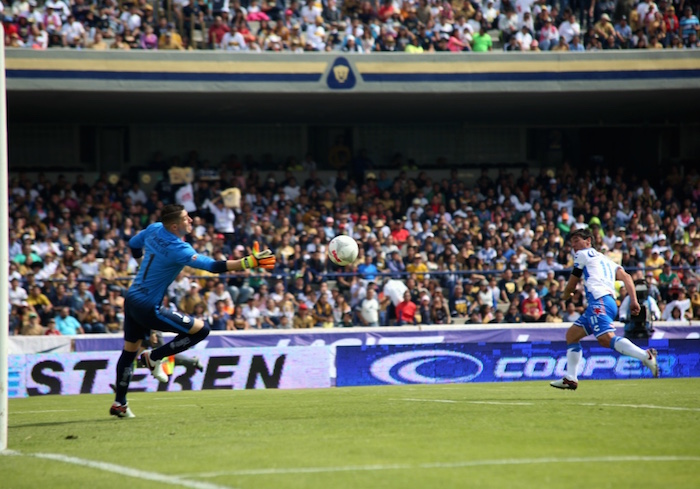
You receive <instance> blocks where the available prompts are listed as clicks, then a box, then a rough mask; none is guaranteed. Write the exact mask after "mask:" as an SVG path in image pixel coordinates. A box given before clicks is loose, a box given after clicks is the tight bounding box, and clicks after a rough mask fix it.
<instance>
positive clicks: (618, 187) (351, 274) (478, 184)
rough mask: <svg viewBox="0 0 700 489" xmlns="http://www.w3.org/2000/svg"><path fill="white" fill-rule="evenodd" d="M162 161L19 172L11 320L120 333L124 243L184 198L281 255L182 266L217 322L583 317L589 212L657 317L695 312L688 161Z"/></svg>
mask: <svg viewBox="0 0 700 489" xmlns="http://www.w3.org/2000/svg"><path fill="white" fill-rule="evenodd" d="M159 161H160V162H161V163H160V164H161V165H162V168H163V178H162V179H161V180H160V181H159V182H158V183H157V184H156V185H155V186H154V187H153V188H152V189H149V191H148V192H146V191H144V190H143V189H142V188H140V186H139V184H138V183H137V181H138V180H137V179H136V178H135V177H134V175H131V174H130V175H123V176H122V177H121V179H119V178H114V179H109V178H108V176H107V175H101V176H100V177H99V178H97V179H96V180H95V181H88V180H87V179H86V178H83V177H82V176H81V175H78V176H75V175H73V176H71V178H70V179H69V178H67V177H66V176H64V175H60V176H57V177H55V178H53V177H52V178H49V177H47V176H45V175H38V176H37V177H32V178H30V177H29V176H28V175H25V174H21V173H13V174H12V175H11V176H12V178H11V181H10V244H11V248H10V260H11V264H10V279H11V284H10V301H11V304H12V312H11V318H10V328H11V332H12V333H13V334H56V333H57V332H60V333H62V334H73V333H76V332H86V333H89V332H92V333H99V332H103V331H111V332H114V331H119V330H120V328H121V323H122V318H123V304H124V293H125V290H126V288H127V287H128V284H129V281H130V276H131V275H132V274H133V273H134V271H135V270H136V267H137V261H136V260H135V259H134V258H133V257H132V256H131V254H130V251H129V248H128V246H127V243H128V240H129V238H130V237H132V236H134V235H135V234H136V233H137V232H138V231H139V230H140V229H142V228H144V227H145V226H147V225H148V224H149V223H151V222H154V221H156V220H158V216H159V210H160V209H161V208H162V207H163V206H164V205H166V204H167V203H172V202H177V203H180V204H183V205H184V206H185V207H186V209H187V210H188V211H189V212H190V214H191V215H192V216H194V217H195V223H194V224H195V226H194V232H193V233H192V235H191V236H190V239H191V242H192V245H193V246H194V247H195V249H196V250H197V251H198V252H199V253H202V254H206V255H209V256H212V257H215V258H219V259H220V258H223V257H227V258H234V259H235V258H240V257H242V256H243V255H245V254H247V253H248V250H249V249H250V248H251V246H252V244H253V242H255V241H258V242H259V243H260V244H261V245H262V246H263V247H269V248H270V249H271V250H272V251H273V252H274V253H275V254H276V256H277V263H278V267H277V268H276V269H275V270H273V271H271V272H265V271H262V270H259V271H256V272H255V273H253V274H250V273H238V274H231V275H227V276H225V277H224V278H220V277H219V276H213V275H209V274H207V273H206V272H199V271H196V270H194V269H188V268H186V269H185V270H184V271H183V273H182V274H181V276H180V277H178V279H177V280H176V281H175V282H174V283H173V284H172V286H171V287H170V289H169V290H168V296H167V297H166V298H165V299H164V305H166V306H168V307H178V308H179V309H180V310H183V311H185V312H187V313H188V314H191V315H193V316H196V317H203V318H206V319H208V320H209V321H210V322H211V324H212V327H213V329H228V330H234V329H250V328H292V327H297V328H298V327H342V326H352V325H374V324H379V325H403V324H448V323H465V322H467V323H475V324H484V323H491V322H493V323H516V322H530V321H547V322H561V321H572V320H574V319H575V318H576V317H577V314H579V313H580V312H581V311H582V310H583V300H584V299H583V297H582V296H581V294H580V293H577V294H576V295H575V296H574V297H573V299H572V300H570V301H568V302H564V301H562V300H561V293H562V291H563V289H564V287H563V286H564V283H565V280H566V279H567V278H568V273H569V271H570V270H571V266H572V255H571V248H570V246H569V244H568V243H567V241H566V237H567V235H568V233H569V232H570V231H571V230H572V229H577V228H580V227H590V228H591V229H592V230H593V231H594V233H595V246H596V248H598V249H599V250H603V251H604V252H605V253H606V254H607V255H608V256H610V258H611V259H613V260H614V261H615V262H617V263H619V264H621V265H623V266H624V267H625V268H626V269H627V270H628V271H630V273H632V274H633V277H634V278H635V279H636V280H638V281H641V282H642V283H646V285H647V286H648V288H649V294H650V295H652V296H653V297H654V298H655V299H656V300H657V302H658V304H659V307H660V313H661V315H662V316H663V318H660V319H676V320H678V319H681V320H682V319H683V318H686V319H687V318H691V317H693V318H697V317H698V315H699V314H700V294H698V291H697V282H698V278H699V277H700V276H699V275H698V274H699V273H700V268H699V267H698V258H700V231H699V230H698V216H699V215H700V214H698V202H700V175H699V174H698V169H697V168H694V167H688V168H685V169H683V168H681V167H676V166H673V167H671V168H670V169H669V171H668V172H667V174H666V175H665V176H664V178H663V180H661V181H658V180H655V181H653V182H652V181H649V180H647V179H641V180H638V179H637V177H636V176H634V175H631V174H628V173H626V172H625V170H624V169H623V168H622V167H620V168H608V167H605V166H600V165H590V166H588V167H583V168H580V169H574V168H572V167H570V166H569V165H568V164H564V165H562V166H560V167H558V168H557V169H556V170H554V169H547V168H542V169H537V170H533V171H532V172H531V170H530V169H528V168H522V169H516V170H509V169H505V168H502V169H500V170H491V171H489V170H488V169H487V168H484V169H483V170H482V171H481V174H480V176H479V177H478V178H477V179H475V180H474V181H469V182H467V181H465V180H463V179H460V178H459V172H458V171H457V170H456V169H454V170H452V173H451V175H450V178H449V179H448V178H444V179H441V180H439V181H438V180H433V178H432V177H431V176H430V172H428V171H421V170H410V171H405V170H384V169H382V168H378V166H381V165H379V164H377V163H375V162H374V161H373V160H372V158H371V155H369V154H367V152H365V151H362V152H360V153H358V154H355V155H349V158H348V161H349V163H350V164H349V165H348V166H346V167H345V168H348V169H349V170H345V169H342V170H338V171H337V172H336V171H332V172H320V171H318V168H317V166H318V165H317V164H316V162H315V161H314V160H313V158H311V157H310V156H307V157H304V158H292V157H290V158H288V160H287V161H290V162H294V166H293V167H289V168H287V170H286V172H285V171H282V172H277V173H275V172H269V173H268V172H266V171H261V170H258V169H259V168H260V164H259V162H257V161H255V159H254V158H252V159H251V160H250V161H247V162H246V164H242V163H240V162H239V161H238V160H237V159H235V158H230V159H228V160H226V161H225V162H222V163H221V164H220V165H209V164H204V163H202V162H200V161H199V159H198V156H197V153H196V152H192V153H190V154H189V155H188V156H187V157H186V158H183V159H180V158H179V156H178V155H173V158H167V157H164V158H159ZM174 161H187V165H189V169H188V168H183V167H179V168H172V167H171V165H170V163H169V162H174ZM297 162H298V163H297ZM188 175H189V176H188ZM275 175H277V176H275ZM302 175H306V176H304V177H302ZM322 175H323V177H322ZM329 175H330V176H329ZM340 233H346V234H349V235H351V236H353V237H354V238H356V239H357V240H358V242H359V243H360V255H359V257H358V259H357V261H356V263H354V264H353V265H352V266H351V267H346V268H344V269H339V268H337V267H335V266H334V265H332V264H331V263H330V261H328V260H327V259H326V245H327V243H328V241H329V240H330V239H331V238H332V237H333V236H335V235H336V234H340ZM626 294H627V292H626V291H625V290H624V288H622V289H621V290H620V291H619V297H618V301H619V303H620V304H622V303H623V302H624V298H625V296H626ZM70 318H74V319H75V320H71V319H70Z"/></svg>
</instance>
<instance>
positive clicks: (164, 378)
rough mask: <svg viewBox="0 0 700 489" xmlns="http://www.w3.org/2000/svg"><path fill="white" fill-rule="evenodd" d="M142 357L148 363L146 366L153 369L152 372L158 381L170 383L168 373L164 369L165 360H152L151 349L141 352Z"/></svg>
mask: <svg viewBox="0 0 700 489" xmlns="http://www.w3.org/2000/svg"><path fill="white" fill-rule="evenodd" d="M141 359H142V360H143V363H144V364H145V365H146V368H147V369H149V370H150V371H151V374H152V375H153V376H154V377H155V378H156V379H158V382H162V383H163V384H167V383H168V374H166V373H165V370H163V360H156V361H152V360H151V352H150V351H145V352H143V353H142V354H141Z"/></svg>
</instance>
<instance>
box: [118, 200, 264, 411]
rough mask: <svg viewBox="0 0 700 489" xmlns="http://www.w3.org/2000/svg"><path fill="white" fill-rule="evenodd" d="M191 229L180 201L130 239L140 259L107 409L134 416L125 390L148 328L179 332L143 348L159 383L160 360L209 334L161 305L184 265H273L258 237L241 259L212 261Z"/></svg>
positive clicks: (163, 378) (226, 268) (222, 269)
mask: <svg viewBox="0 0 700 489" xmlns="http://www.w3.org/2000/svg"><path fill="white" fill-rule="evenodd" d="M191 232H192V218H191V217H190V216H189V215H188V214H187V211H186V210H185V208H184V207H183V206H181V205H175V204H174V205H167V206H165V207H163V209H162V211H161V222H156V223H153V224H151V225H150V226H148V227H147V228H146V229H144V230H143V231H141V232H139V233H138V234H137V235H136V236H134V237H133V238H131V239H130V240H129V248H131V253H132V255H133V256H134V258H136V259H141V258H143V260H142V262H141V265H140V266H139V270H138V272H137V274H136V278H135V279H134V281H133V283H132V284H131V286H130V287H129V290H128V292H127V294H126V301H125V304H124V349H123V350H122V354H121V356H120V357H119V361H118V362H117V379H116V380H117V381H116V396H115V401H114V403H113V404H112V407H111V408H110V410H109V413H110V414H111V415H112V416H117V417H120V418H133V417H134V414H133V413H132V412H131V409H129V406H128V404H127V401H126V393H127V391H128V390H129V382H130V381H131V375H132V365H133V363H134V359H135V358H136V355H137V353H138V351H139V349H140V348H141V343H142V342H143V341H144V340H147V339H148V338H149V335H150V332H151V330H152V329H155V330H158V331H170V332H172V333H176V334H177V336H175V338H173V339H172V341H170V342H169V343H166V344H164V345H162V346H160V347H158V348H156V349H154V350H147V351H144V352H143V354H142V355H141V359H142V360H143V363H144V364H145V365H146V366H147V367H148V368H149V369H150V370H151V373H152V374H153V376H154V377H155V378H156V379H158V380H159V381H160V382H167V381H168V376H167V374H166V373H165V371H164V370H163V365H162V362H163V359H164V358H165V357H168V356H170V355H176V354H178V353H182V352H183V351H185V350H187V349H189V348H191V347H192V346H194V345H196V344H197V343H199V342H200V341H202V340H203V339H204V338H206V337H207V335H208V334H209V327H208V326H207V325H206V323H205V322H204V321H202V320H201V319H194V318H192V317H190V316H188V315H187V314H183V313H181V312H177V311H175V312H174V311H171V310H169V309H166V308H162V307H161V304H162V301H163V295H164V294H165V291H166V289H167V288H168V286H169V285H170V283H171V282H172V281H173V280H175V277H177V275H178V274H179V273H180V271H181V270H182V269H183V268H184V267H185V266H190V267H193V268H198V269H202V270H207V271H209V272H213V273H226V272H230V271H242V270H250V269H252V268H258V267H260V268H267V269H272V268H274V266H275V256H274V255H273V254H272V252H271V251H270V250H264V251H260V249H259V245H258V243H257V242H255V243H254V244H253V251H252V254H251V255H248V256H246V257H244V258H241V259H240V260H219V261H217V260H212V259H211V258H209V257H207V256H201V255H198V254H197V252H196V251H195V250H194V248H192V246H190V245H189V243H187V242H185V241H184V240H183V238H184V237H185V236H187V235H188V234H190V233H191Z"/></svg>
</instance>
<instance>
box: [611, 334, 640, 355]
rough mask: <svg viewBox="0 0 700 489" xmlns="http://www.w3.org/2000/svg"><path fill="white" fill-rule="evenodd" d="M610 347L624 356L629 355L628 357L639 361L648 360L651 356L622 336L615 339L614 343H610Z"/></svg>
mask: <svg viewBox="0 0 700 489" xmlns="http://www.w3.org/2000/svg"><path fill="white" fill-rule="evenodd" d="M610 346H612V347H613V348H614V349H615V351H618V352H620V353H622V354H623V355H627V356H628V357H632V358H636V359H638V360H646V359H647V357H648V356H649V355H647V352H646V351H644V350H642V349H641V348H639V347H638V346H637V345H635V344H634V343H632V342H631V341H630V340H628V339H627V338H623V337H621V336H615V337H613V339H612V341H611V342H610Z"/></svg>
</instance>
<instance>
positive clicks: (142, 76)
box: [7, 50, 700, 93]
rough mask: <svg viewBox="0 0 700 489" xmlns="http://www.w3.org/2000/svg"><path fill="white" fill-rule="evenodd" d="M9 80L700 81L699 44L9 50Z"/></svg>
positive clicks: (305, 85) (433, 86) (416, 86)
mask: <svg viewBox="0 0 700 489" xmlns="http://www.w3.org/2000/svg"><path fill="white" fill-rule="evenodd" d="M7 78H8V81H7V86H8V90H10V91H13V90H51V91H60V90H87V91H98V90H108V91H125V90H158V91H174V92H178V91H182V90H183V86H184V88H186V90H188V91H207V92H211V91H219V92H227V91H234V92H237V93H241V92H275V93H280V92H309V91H312V92H317V93H318V92H333V91H338V92H347V91H352V92H366V93H377V92H379V93H396V92H425V91H443V92H445V91H446V92H475V91H476V92H486V93H494V92H512V91H514V90H515V91H519V92H523V93H528V92H530V93H531V92H535V93H539V92H548V91H596V90H613V91H629V90H644V89H653V88H658V86H659V83H663V86H664V87H665V88H666V89H671V88H697V87H698V84H699V83H700V53H698V52H696V51H690V50H683V51H671V52H669V51H644V52H642V51H616V52H614V53H613V52H585V53H562V54H555V53H488V54H487V53H484V54H474V53H472V54H462V55H455V54H452V53H450V54H434V55H423V56H411V55H407V54H403V53H401V54H380V53H377V54H372V55H351V54H347V55H343V56H338V55H337V54H325V53H314V54H282V55H278V54H266V53H263V54H252V53H226V52H210V53H209V52H208V53H202V52H195V53H193V52H168V53H166V52H149V51H146V52H90V51H74V50H50V51H32V50H8V52H7Z"/></svg>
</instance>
